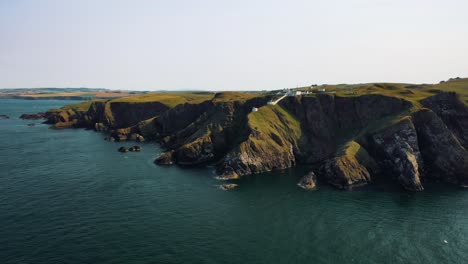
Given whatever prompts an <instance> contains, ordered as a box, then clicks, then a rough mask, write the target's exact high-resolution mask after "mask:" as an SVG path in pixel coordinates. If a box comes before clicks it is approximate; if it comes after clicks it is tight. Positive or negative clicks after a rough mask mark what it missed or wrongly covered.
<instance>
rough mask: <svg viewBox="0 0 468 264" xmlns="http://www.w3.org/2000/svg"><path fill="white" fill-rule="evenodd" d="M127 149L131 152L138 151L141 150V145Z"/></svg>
mask: <svg viewBox="0 0 468 264" xmlns="http://www.w3.org/2000/svg"><path fill="white" fill-rule="evenodd" d="M128 150H130V151H132V152H139V151H141V147H140V146H133V147H130V148H129V149H128Z"/></svg>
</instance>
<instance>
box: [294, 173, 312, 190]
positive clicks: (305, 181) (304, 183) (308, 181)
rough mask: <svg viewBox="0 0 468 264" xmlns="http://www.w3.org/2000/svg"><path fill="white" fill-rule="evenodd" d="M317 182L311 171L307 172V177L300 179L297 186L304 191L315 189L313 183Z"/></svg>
mask: <svg viewBox="0 0 468 264" xmlns="http://www.w3.org/2000/svg"><path fill="white" fill-rule="evenodd" d="M316 182H317V177H316V176H315V173H314V172H313V171H311V172H309V173H308V174H307V175H305V176H304V177H302V178H301V180H300V181H299V182H298V183H297V185H298V186H299V187H301V188H303V189H306V190H312V189H315V183H316Z"/></svg>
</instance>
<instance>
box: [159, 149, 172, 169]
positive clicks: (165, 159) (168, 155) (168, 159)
mask: <svg viewBox="0 0 468 264" xmlns="http://www.w3.org/2000/svg"><path fill="white" fill-rule="evenodd" d="M154 163H156V164H159V165H171V164H173V163H174V151H173V150H170V151H166V152H163V153H161V154H160V155H159V157H157V158H156V159H155V160H154Z"/></svg>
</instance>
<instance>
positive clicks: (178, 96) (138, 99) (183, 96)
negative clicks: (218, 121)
mask: <svg viewBox="0 0 468 264" xmlns="http://www.w3.org/2000/svg"><path fill="white" fill-rule="evenodd" d="M213 96H214V94H213V93H149V94H144V95H137V96H129V97H122V98H118V99H114V100H111V101H110V102H111V103H114V102H124V103H148V102H160V103H162V104H164V105H166V106H168V107H171V108H172V107H174V106H176V105H179V104H184V103H191V104H197V103H201V102H203V101H206V100H210V99H212V98H213Z"/></svg>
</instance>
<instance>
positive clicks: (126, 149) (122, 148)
mask: <svg viewBox="0 0 468 264" xmlns="http://www.w3.org/2000/svg"><path fill="white" fill-rule="evenodd" d="M119 152H128V148H126V147H120V148H119Z"/></svg>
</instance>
